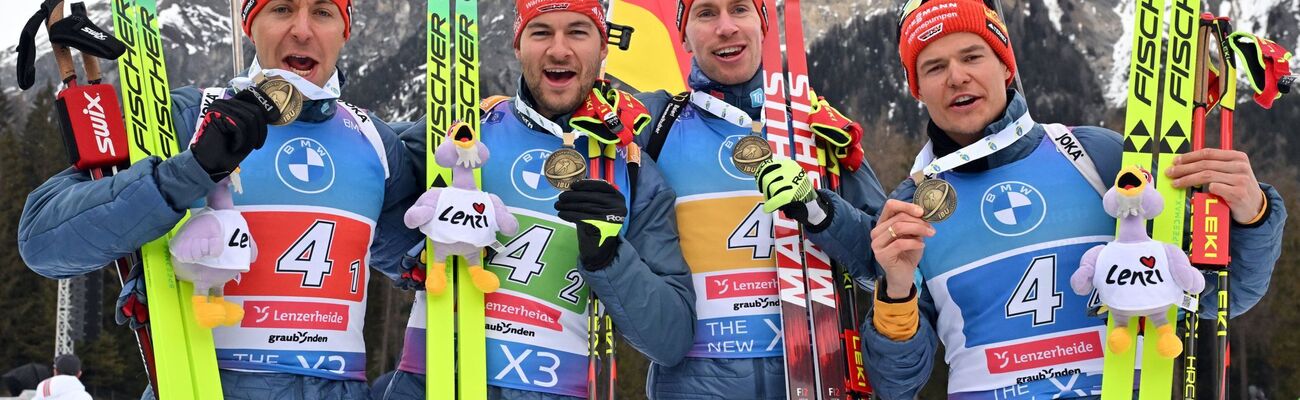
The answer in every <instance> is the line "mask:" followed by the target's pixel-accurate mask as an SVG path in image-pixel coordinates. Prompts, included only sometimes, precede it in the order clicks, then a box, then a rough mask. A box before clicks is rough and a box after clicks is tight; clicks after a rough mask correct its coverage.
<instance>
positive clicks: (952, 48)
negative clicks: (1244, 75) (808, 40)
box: [811, 0, 1286, 399]
mask: <svg viewBox="0 0 1300 400" xmlns="http://www.w3.org/2000/svg"><path fill="white" fill-rule="evenodd" d="M1009 38H1010V36H1009V35H1008V34H1007V29H1006V26H1005V24H1003V22H1002V21H1001V19H1000V18H999V17H998V15H997V14H996V13H994V12H993V10H991V9H989V8H988V7H987V6H986V5H985V4H984V3H983V2H981V1H979V0H936V1H921V0H913V1H910V2H908V4H907V5H906V6H904V9H903V13H902V17H901V18H900V23H899V37H898V41H899V46H898V53H899V57H900V59H901V60H902V63H903V68H904V71H905V73H906V78H907V82H908V87H909V89H910V91H911V93H912V95H913V96H914V97H915V98H916V99H917V100H919V101H920V102H921V103H922V104H924V105H925V109H926V111H927V112H928V113H929V115H930V124H929V127H928V129H927V134H928V136H929V139H930V141H929V143H927V144H926V145H925V147H924V148H923V149H922V150H921V154H919V155H918V156H917V160H916V163H915V164H914V165H913V167H912V172H913V174H912V177H911V178H909V179H907V180H906V181H904V182H903V183H902V184H900V185H899V186H898V188H897V189H895V190H894V192H893V193H892V194H891V195H890V198H891V199H890V200H889V201H887V202H885V204H884V207H883V209H880V211H879V212H878V216H872V215H869V213H860V212H859V213H858V215H857V216H856V217H853V218H841V217H839V216H837V217H836V218H835V219H833V220H832V222H831V224H830V226H828V227H827V228H826V229H825V231H823V232H821V233H817V234H813V235H811V239H812V240H813V242H815V243H817V244H818V245H820V246H821V248H822V249H823V250H825V251H826V253H827V254H829V255H831V257H832V258H834V259H836V260H862V262H847V263H846V264H847V266H848V267H849V269H850V271H851V272H852V273H853V274H854V275H855V276H856V277H857V278H859V279H876V280H877V285H876V299H875V305H874V307H873V311H872V312H871V314H869V318H868V319H870V322H867V323H865V324H864V326H863V327H862V329H861V331H862V337H863V342H864V343H863V346H862V347H863V349H864V353H865V354H866V358H867V367H868V372H869V375H870V377H871V384H872V387H873V389H875V391H876V394H877V395H879V396H880V397H881V398H884V399H911V398H915V396H916V394H917V392H918V391H919V390H920V389H921V387H922V386H923V385H925V384H926V383H927V381H928V380H929V379H930V373H931V370H932V368H933V361H932V360H935V359H936V357H935V352H936V351H937V348H938V344H939V342H940V341H942V343H943V344H944V350H945V354H944V357H943V359H944V360H947V361H948V362H949V368H948V369H949V373H948V381H947V383H946V388H947V393H948V398H950V399H993V398H997V399H1033V398H1039V399H1041V398H1096V397H1097V395H1098V394H1099V393H1100V392H1101V372H1102V356H1103V351H1102V346H1105V345H1106V337H1105V335H1104V331H1105V325H1106V321H1105V320H1104V319H1102V318H1095V317H1089V316H1087V313H1088V309H1089V306H1090V302H1089V297H1088V296H1081V295H1077V294H1075V293H1074V291H1072V290H1069V288H1067V287H1065V286H1069V283H1068V280H1069V279H1068V278H1067V277H1069V276H1071V275H1072V274H1073V273H1074V272H1075V271H1076V270H1078V269H1079V260H1080V259H1081V258H1082V257H1083V254H1084V252H1085V251H1088V250H1089V249H1091V248H1093V247H1094V246H1096V245H1099V244H1104V243H1106V242H1108V241H1109V240H1110V239H1111V238H1113V235H1114V233H1115V219H1114V218H1113V217H1111V216H1110V215H1108V214H1107V213H1106V211H1105V210H1104V209H1103V207H1102V197H1101V194H1102V193H1104V192H1105V190H1106V188H1107V187H1109V186H1110V185H1111V183H1112V182H1113V180H1114V179H1115V178H1114V177H1115V176H1116V175H1117V174H1118V172H1119V169H1120V160H1121V156H1122V149H1121V147H1120V144H1121V138H1120V135H1119V134H1118V133H1115V132H1114V131H1111V130H1108V129H1105V128H1101V127H1095V126H1077V127H1071V128H1067V127H1065V126H1063V125H1058V124H1040V123H1037V122H1035V121H1034V119H1033V118H1032V117H1031V116H1030V112H1029V107H1028V105H1027V104H1026V102H1025V100H1024V96H1022V95H1021V94H1020V93H1017V92H1016V91H1015V90H1012V89H1011V88H1010V86H1011V82H1012V80H1013V79H1014V76H1015V71H1016V60H1015V57H1014V52H1013V51H1012V46H1011V42H1010V40H1009ZM1194 170H1214V171H1222V173H1224V177H1229V176H1230V178H1228V179H1224V177H1219V176H1217V173H1216V174H1214V175H1207V176H1198V175H1194V174H1189V172H1190V171H1194ZM1166 173H1167V176H1162V177H1161V179H1174V180H1175V181H1174V184H1175V185H1176V186H1180V187H1188V186H1192V185H1201V184H1207V183H1211V182H1213V183H1212V184H1210V186H1209V187H1210V189H1209V190H1210V191H1212V192H1218V193H1221V194H1223V195H1224V196H1225V198H1227V199H1228V203H1229V205H1230V206H1231V208H1232V215H1233V220H1234V221H1235V223H1234V224H1232V228H1231V237H1232V238H1233V241H1234V243H1235V242H1237V241H1238V240H1242V243H1259V244H1260V245H1261V246H1265V247H1268V248H1269V250H1264V249H1261V250H1258V251H1256V250H1255V249H1251V250H1250V251H1241V248H1240V247H1233V251H1232V263H1233V268H1234V271H1239V272H1238V273H1234V276H1233V282H1232V285H1230V286H1231V290H1232V298H1233V301H1234V302H1238V303H1234V304H1233V307H1232V314H1233V315H1237V314H1240V313H1241V312H1244V311H1245V310H1246V309H1248V308H1249V307H1250V305H1251V304H1254V302H1256V301H1258V299H1259V297H1260V296H1262V293H1263V292H1264V291H1265V290H1266V289H1267V283H1268V278H1269V275H1270V274H1271V270H1272V267H1273V264H1274V262H1276V260H1277V254H1278V249H1280V246H1281V226H1282V223H1283V222H1282V221H1283V219H1284V218H1285V215H1286V210H1285V209H1284V208H1283V205H1282V199H1281V197H1280V196H1279V195H1278V194H1277V191H1276V190H1273V188H1272V187H1270V186H1268V185H1266V184H1262V183H1259V182H1256V181H1255V179H1254V175H1253V174H1252V173H1251V172H1250V163H1249V160H1248V159H1247V158H1246V156H1245V154H1242V153H1240V152H1227V151H1220V150H1202V151H1199V152H1194V153H1190V154H1187V155H1183V156H1181V157H1179V158H1178V159H1176V160H1175V161H1174V166H1173V167H1171V168H1170V169H1169V170H1168V171H1167V172H1166ZM918 182H921V183H924V184H925V186H931V185H936V184H938V185H942V183H947V185H949V186H948V187H947V190H946V191H945V192H944V193H946V194H948V195H950V196H951V195H954V194H955V201H956V208H955V210H954V211H952V212H951V215H950V216H949V217H947V219H943V220H941V221H934V222H927V220H925V219H922V216H923V213H924V212H923V210H922V208H921V207H920V206H918V205H915V204H912V202H911V201H912V199H913V197H915V196H921V194H918ZM929 193H930V195H935V194H938V193H937V192H929ZM938 195H939V196H940V197H942V196H943V194H938ZM832 200H833V201H832V202H833V203H834V205H833V208H834V210H835V212H834V214H841V215H842V214H844V213H853V212H857V211H856V210H854V209H852V208H850V207H848V205H847V204H844V202H843V201H842V200H838V199H832ZM841 211H844V213H841ZM850 221H857V223H848V222H850ZM864 225H866V226H864ZM972 238H992V239H993V240H982V241H980V242H979V243H978V244H976V243H975V242H973V241H972ZM865 243H870V247H869V248H867V246H864V245H861V244H865ZM873 261H874V262H873ZM918 285H922V286H918ZM1214 286H1216V285H1214V281H1213V280H1210V281H1209V282H1208V283H1207V285H1206V289H1205V290H1206V291H1211V290H1215V289H1213V287H1214ZM1214 297H1215V296H1212V295H1205V294H1202V300H1205V301H1207V303H1205V304H1202V306H1201V308H1202V310H1213V309H1214V307H1213V305H1212V304H1209V303H1208V302H1209V301H1213V298H1214ZM1208 314H1213V311H1210V312H1209V313H1208ZM1202 317H1210V318H1213V316H1212V315H1206V314H1202ZM1166 328H1168V330H1169V331H1170V332H1172V328H1171V327H1168V326H1166ZM1166 328H1161V329H1166ZM1148 334H1150V335H1155V334H1156V332H1148ZM1162 334H1163V332H1162ZM1148 337H1154V336H1148ZM1154 341H1155V339H1151V340H1149V341H1148V343H1152V342H1154ZM1044 371H1048V372H1044Z"/></svg>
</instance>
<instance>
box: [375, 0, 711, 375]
mask: <svg viewBox="0 0 1300 400" xmlns="http://www.w3.org/2000/svg"><path fill="white" fill-rule="evenodd" d="M515 4H516V11H517V12H518V18H517V19H516V20H515V32H514V33H515V35H514V37H515V41H514V45H515V57H516V59H518V60H519V63H520V64H521V66H522V70H523V73H522V75H523V76H522V77H521V78H520V83H519V89H518V93H517V95H516V96H514V97H513V98H510V99H500V101H498V102H496V103H492V102H490V101H489V102H485V104H484V105H483V108H484V110H483V111H484V116H483V123H482V133H481V135H480V137H481V141H482V143H483V144H485V145H487V147H488V148H489V149H491V152H492V153H491V154H492V157H491V158H489V159H488V160H487V161H486V164H484V165H483V166H482V167H481V168H482V175H481V176H482V189H483V190H484V191H487V192H491V193H493V194H496V195H497V196H499V197H500V198H501V200H502V201H503V202H504V203H505V205H506V206H507V208H508V209H509V210H510V212H511V213H513V214H514V215H515V216H516V217H517V218H518V220H519V222H520V224H519V229H518V234H516V235H513V237H507V236H498V239H499V241H500V242H501V243H504V244H505V245H504V249H503V250H500V251H498V252H489V256H488V257H487V258H486V259H485V260H484V266H485V268H486V269H487V270H488V271H490V272H493V273H495V274H497V276H499V277H500V278H501V279H500V287H499V288H498V289H497V290H496V291H495V292H491V293H485V295H484V301H485V303H486V305H487V308H488V310H489V311H491V312H489V313H488V314H487V320H486V322H487V325H489V326H494V327H499V328H497V329H489V330H488V331H487V346H486V350H487V374H488V376H487V378H488V379H487V382H488V385H489V387H488V397H489V398H522V399H538V398H573V397H581V398H586V397H587V396H588V382H587V365H588V356H587V354H588V348H587V334H588V322H587V321H588V319H587V317H586V316H585V312H586V304H587V302H588V301H589V300H590V297H591V296H589V295H588V293H590V294H591V295H592V296H595V297H598V298H599V300H600V301H601V303H603V306H604V308H605V309H606V310H607V311H608V313H609V314H610V316H611V317H612V319H613V324H614V326H615V327H616V328H617V329H616V332H618V333H619V334H620V335H621V336H622V337H623V338H624V339H625V340H626V342H627V343H628V344H630V345H632V346H633V347H635V348H636V349H637V350H639V351H641V352H642V353H644V354H645V355H646V356H647V357H648V358H650V359H651V360H654V361H655V362H658V363H662V364H667V365H673V364H677V363H678V362H680V361H681V360H682V357H683V356H684V355H685V354H686V351H687V350H688V349H689V348H690V345H691V337H692V336H693V326H694V317H695V314H694V300H695V295H694V293H693V292H692V287H691V280H690V271H689V270H687V268H686V264H685V262H684V261H683V260H682V255H681V249H680V248H679V247H678V244H677V225H676V216H675V214H674V210H673V202H674V199H675V198H676V196H675V195H674V194H673V191H672V190H671V189H670V188H668V186H667V185H666V184H665V182H664V180H663V177H661V176H660V174H659V172H658V171H657V169H656V167H655V166H654V162H653V161H651V160H647V159H644V158H642V159H640V164H639V166H638V165H636V163H635V161H636V155H635V153H636V152H635V151H632V152H631V154H632V155H629V151H628V147H627V146H628V145H629V144H630V143H631V142H632V138H633V136H634V135H635V132H636V131H638V130H640V128H643V127H644V126H645V123H646V122H647V120H648V119H649V116H648V115H646V111H645V109H644V107H643V106H641V105H640V103H639V102H638V101H636V100H635V99H634V98H632V96H631V95H629V94H627V93H624V92H621V91H618V90H614V89H611V88H610V87H609V84H608V82H605V81H601V80H598V79H597V77H598V76H599V75H600V66H601V62H602V61H603V60H604V58H605V56H606V54H607V50H606V42H607V40H608V37H607V35H608V33H607V28H606V26H607V22H606V20H605V15H604V9H603V8H602V7H601V5H600V3H599V2H598V1H596V0H517V1H516V3H515ZM573 133H577V135H573ZM425 135H426V128H425V127H423V126H421V127H417V128H413V129H411V130H408V131H406V132H403V133H402V139H403V140H404V141H406V142H407V143H408V146H410V147H411V148H413V149H424V148H425V143H424V141H425ZM566 135H572V136H576V138H575V140H574V141H573V143H571V144H570V146H571V147H573V148H574V149H577V150H579V152H580V153H575V152H573V149H567V151H565V148H566V146H565V139H564V137H565V136H566ZM592 141H596V142H598V143H597V144H598V145H599V146H601V147H605V148H611V147H612V148H615V149H616V151H612V152H597V153H594V154H593V153H591V152H589V149H592V148H593V146H591V143H592ZM564 154H568V155H569V156H564V157H572V158H571V159H570V160H569V161H570V162H568V163H567V165H568V166H578V165H587V164H589V165H591V167H590V168H588V171H587V174H588V175H589V176H590V178H589V179H583V180H578V181H576V182H572V183H571V185H568V184H560V185H559V186H568V187H567V189H568V190H567V191H563V192H562V191H561V190H560V189H557V188H556V187H554V186H553V185H556V184H555V183H551V184H548V181H549V180H550V179H549V178H552V176H551V175H547V174H546V172H554V171H544V168H543V166H545V165H547V161H548V160H552V161H557V160H559V159H560V157H562V156H563V155H564ZM589 158H590V159H589ZM420 159H421V160H423V157H420ZM417 164H419V162H418V161H417ZM420 170H421V172H423V169H422V168H420ZM565 171H572V170H569V169H566V170H565ZM543 175H546V176H547V178H543ZM420 187H421V188H423V186H420ZM431 190H437V189H431ZM421 268H422V267H421ZM584 287H585V289H586V290H581V289H583V288H584ZM442 295H444V296H446V295H448V294H446V293H444V294H442ZM424 297H425V296H424V294H423V293H420V294H418V295H417V296H416V303H415V306H414V307H412V310H411V314H412V315H411V320H410V322H409V323H408V324H407V334H406V342H405V350H404V352H403V354H402V360H401V363H400V364H399V366H398V371H397V372H396V373H395V374H394V376H393V377H392V379H391V381H390V383H389V384H388V385H387V386H386V387H382V388H376V392H377V393H380V396H381V398H389V399H397V398H422V397H423V396H424V393H425V388H424V386H425V379H424V378H425V376H424V373H425V354H424V342H425V329H424V327H425V313H426V308H425V307H426V306H425V303H424ZM507 314H508V315H507ZM529 354H531V355H533V356H532V357H533V358H530V359H529V360H530V361H528V362H523V361H521V360H524V357H528V355H529Z"/></svg>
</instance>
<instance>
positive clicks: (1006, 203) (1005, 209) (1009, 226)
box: [980, 181, 1047, 237]
mask: <svg viewBox="0 0 1300 400" xmlns="http://www.w3.org/2000/svg"><path fill="white" fill-rule="evenodd" d="M1046 215H1047V201H1046V200H1045V199H1043V195H1042V193H1039V191H1038V189H1036V188H1034V187H1033V186H1030V185H1029V184H1027V183H1024V182H1017V181H1008V182H1002V183H999V184H996V185H993V187H990V188H989V189H988V190H987V191H985V192H984V196H983V197H982V198H981V199H980V216H981V217H982V218H983V219H984V226H986V227H988V228H989V230H990V231H993V233H996V234H998V235H1001V236H1008V237H1011V236H1020V235H1024V234H1026V233H1029V232H1031V231H1033V230H1034V229H1035V228H1037V227H1038V225H1039V224H1041V223H1043V218H1044V217H1045V216H1046Z"/></svg>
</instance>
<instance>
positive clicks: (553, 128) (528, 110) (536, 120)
mask: <svg viewBox="0 0 1300 400" xmlns="http://www.w3.org/2000/svg"><path fill="white" fill-rule="evenodd" d="M514 103H515V109H516V110H519V113H520V114H523V115H524V118H526V119H528V122H531V123H533V124H536V125H537V126H540V127H542V129H545V130H546V132H549V133H550V134H552V135H555V137H558V138H561V139H563V138H564V134H565V133H566V132H565V131H564V128H561V127H560V124H557V123H555V121H551V120H549V119H546V117H543V116H542V114H540V113H538V112H537V110H534V109H533V107H532V106H529V105H528V103H527V102H525V101H524V99H521V98H519V96H515V100H514ZM569 134H571V135H574V137H575V138H576V137H577V136H582V132H576V131H575V132H571V133H569Z"/></svg>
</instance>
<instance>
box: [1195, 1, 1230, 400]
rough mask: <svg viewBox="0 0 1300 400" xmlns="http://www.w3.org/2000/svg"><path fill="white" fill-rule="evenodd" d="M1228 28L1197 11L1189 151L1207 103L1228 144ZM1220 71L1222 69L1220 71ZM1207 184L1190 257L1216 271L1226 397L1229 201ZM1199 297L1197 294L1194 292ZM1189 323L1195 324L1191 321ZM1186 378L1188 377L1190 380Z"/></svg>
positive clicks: (1199, 193) (1218, 380)
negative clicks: (1213, 54) (1212, 58)
mask: <svg viewBox="0 0 1300 400" xmlns="http://www.w3.org/2000/svg"><path fill="white" fill-rule="evenodd" d="M1231 30H1232V25H1231V23H1230V21H1229V20H1228V18H1226V17H1215V16H1213V15H1211V14H1209V13H1206V14H1202V15H1201V38H1202V41H1201V43H1202V46H1201V48H1200V50H1199V54H1198V57H1199V58H1200V59H1201V61H1202V64H1200V65H1205V67H1203V68H1200V69H1199V70H1198V71H1197V76H1196V92H1195V102H1196V110H1195V112H1194V119H1193V124H1192V151H1197V150H1200V149H1203V148H1205V114H1206V113H1207V112H1208V109H1209V108H1214V107H1218V108H1219V120H1220V128H1219V137H1220V145H1219V147H1220V148H1222V149H1224V150H1231V149H1232V114H1233V111H1234V109H1235V108H1236V102H1237V85H1236V83H1237V79H1236V60H1235V57H1234V55H1233V50H1232V47H1231V45H1230V44H1229V41H1228V40H1227V32H1230V31H1231ZM1211 35H1213V36H1214V38H1215V42H1216V43H1217V44H1218V45H1219V55H1220V59H1221V60H1220V61H1221V65H1222V66H1221V67H1220V69H1221V71H1215V70H1214V65H1212V64H1209V63H1205V62H1204V61H1207V60H1208V59H1209V50H1210V46H1211V44H1210V42H1209V41H1208V39H1209V37H1210V36H1211ZM1220 72H1221V74H1220ZM1205 189H1206V188H1204V187H1202V188H1198V189H1195V190H1193V191H1192V224H1191V229H1192V247H1191V255H1190V257H1189V258H1190V259H1191V261H1192V264H1193V265H1195V266H1197V267H1198V268H1200V269H1202V270H1208V271H1216V272H1217V275H1218V284H1219V286H1218V291H1217V296H1216V297H1217V299H1216V300H1217V301H1216V305H1217V306H1216V310H1215V311H1216V313H1215V314H1216V317H1217V329H1216V334H1215V340H1216V351H1215V360H1216V364H1215V365H1216V368H1215V371H1214V378H1215V388H1216V397H1215V398H1217V399H1220V400H1222V399H1225V398H1226V397H1225V394H1226V392H1227V385H1228V382H1227V364H1228V361H1227V339H1228V324H1227V323H1228V318H1227V312H1228V310H1227V308H1228V269H1227V267H1228V264H1229V262H1230V261H1231V260H1230V257H1229V255H1228V254H1229V253H1228V243H1229V240H1228V230H1227V229H1221V227H1223V226H1226V225H1227V223H1226V221H1227V220H1228V218H1230V215H1229V209H1228V206H1227V203H1226V202H1224V200H1223V198H1222V197H1219V196H1217V195H1214V194H1211V193H1208V192H1206V191H1205ZM1194 297H1195V298H1198V299H1199V297H1198V296H1194ZM1195 318H1197V317H1196V316H1195V315H1192V316H1189V319H1195ZM1191 325H1195V323H1192V324H1191ZM1195 337H1196V333H1195V332H1189V333H1188V335H1187V337H1186V338H1185V343H1186V345H1185V347H1186V348H1185V351H1187V352H1188V353H1187V357H1186V358H1185V364H1186V368H1187V370H1186V373H1187V375H1185V378H1184V391H1185V396H1186V395H1187V393H1186V392H1187V391H1188V390H1189V389H1190V391H1191V394H1190V396H1191V397H1186V398H1194V397H1195V388H1194V383H1195V373H1196V368H1195V363H1196V357H1195V352H1196V345H1195V341H1194V339H1195ZM1189 380H1190V382H1189Z"/></svg>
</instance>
